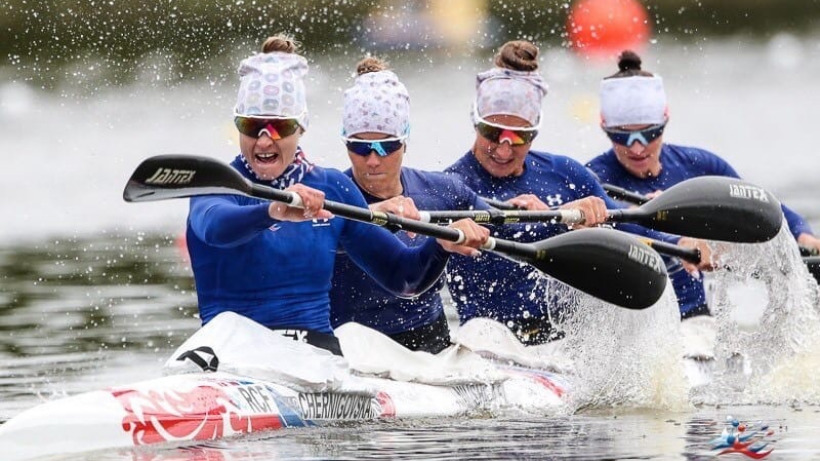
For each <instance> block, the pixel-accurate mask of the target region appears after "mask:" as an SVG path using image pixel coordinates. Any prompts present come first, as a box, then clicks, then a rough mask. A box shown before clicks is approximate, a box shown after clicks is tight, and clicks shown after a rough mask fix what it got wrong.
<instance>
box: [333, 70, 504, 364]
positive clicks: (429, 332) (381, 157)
mask: <svg viewBox="0 0 820 461" xmlns="http://www.w3.org/2000/svg"><path fill="white" fill-rule="evenodd" d="M357 73H358V76H357V77H356V80H355V81H354V83H353V86H352V87H350V88H348V89H347V90H345V92H344V105H343V107H344V109H343V112H342V126H343V135H342V136H343V141H344V143H345V146H346V149H347V155H348V158H349V159H350V163H351V165H352V168H350V169H348V170H347V171H345V174H346V175H347V176H348V177H349V178H350V179H352V180H353V183H354V184H356V187H357V188H358V189H359V190H360V191H361V193H362V195H364V198H365V201H367V203H368V204H369V206H370V209H372V210H379V211H386V212H390V213H394V214H397V215H400V216H403V217H406V218H409V219H419V212H418V210H419V209H422V210H467V209H476V208H477V209H487V208H489V207H488V206H487V205H486V204H485V203H484V202H483V201H481V200H480V199H479V198H478V196H477V195H476V193H475V192H473V191H472V190H470V189H469V188H467V187H466V186H465V185H464V184H463V183H462V182H461V181H459V180H458V179H457V178H456V177H454V176H451V175H445V174H443V173H440V172H429V171H422V170H417V169H414V168H408V167H406V166H402V161H403V159H404V155H405V152H406V148H407V139H408V136H409V133H410V95H409V93H408V91H407V88H406V87H405V86H404V84H402V83H401V81H399V78H398V76H397V75H396V74H395V73H393V72H392V71H391V70H388V68H387V64H386V63H385V62H384V61H382V60H380V59H378V58H375V57H369V58H365V59H363V60H361V61H360V62H359V63H358V64H357ZM396 235H397V236H398V238H399V239H401V240H402V241H403V242H405V243H406V244H407V245H409V246H413V247H416V246H419V245H423V244H426V243H427V241H428V240H430V238H429V237H424V236H418V235H409V234H408V233H406V232H404V231H399V232H398V233H397V234H396ZM443 287H444V280H443V278H442V279H440V280H439V281H438V282H437V283H436V285H435V286H434V288H431V289H430V290H427V291H426V292H424V293H423V294H421V295H419V296H417V297H414V298H411V299H407V298H400V297H397V296H396V295H395V294H393V293H390V292H388V291H386V290H385V289H384V288H382V287H381V286H380V285H379V284H378V283H376V282H375V281H374V280H373V279H372V278H371V277H368V276H367V274H366V273H365V272H364V271H363V270H362V269H361V268H359V267H358V266H357V265H356V264H354V262H353V261H352V260H351V258H350V257H349V255H348V254H347V253H346V252H344V251H340V252H339V254H338V256H337V257H336V266H335V272H334V275H333V289H332V290H331V292H330V307H331V316H330V321H331V324H332V325H333V327H334V328H335V327H337V326H339V325H342V324H344V323H346V322H356V323H360V324H362V325H365V326H368V327H370V328H373V329H375V330H378V331H380V332H382V333H384V334H386V335H388V336H389V337H390V338H392V339H393V340H394V341H396V342H398V343H399V344H401V345H403V346H405V347H407V348H408V349H410V350H414V351H425V352H430V353H433V354H436V353H438V352H441V351H442V350H443V349H445V348H446V347H447V346H449V345H450V329H449V327H448V325H447V317H446V316H445V314H444V305H443V303H442V300H441V295H440V294H439V291H440V289H441V288H443Z"/></svg>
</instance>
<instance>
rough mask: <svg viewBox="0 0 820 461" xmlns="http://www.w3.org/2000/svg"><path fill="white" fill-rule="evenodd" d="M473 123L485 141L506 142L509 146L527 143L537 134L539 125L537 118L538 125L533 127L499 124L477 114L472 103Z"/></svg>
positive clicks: (476, 109)
mask: <svg viewBox="0 0 820 461" xmlns="http://www.w3.org/2000/svg"><path fill="white" fill-rule="evenodd" d="M472 113H473V125H474V126H475V129H476V131H477V132H478V134H480V135H481V137H482V138H484V139H486V140H487V141H490V142H493V143H497V144H501V143H502V142H508V143H510V145H511V146H522V145H524V144H529V143H531V142H532V140H533V139H535V137H536V136H538V128H539V127H540V126H541V120H540V118H539V121H538V125H537V126H533V127H528V128H524V127H515V126H506V125H499V124H496V123H492V122H488V121H486V120H484V119H482V118H481V117H479V116H478V108H477V107H476V106H475V105H473V112H472Z"/></svg>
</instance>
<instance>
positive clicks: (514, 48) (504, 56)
mask: <svg viewBox="0 0 820 461" xmlns="http://www.w3.org/2000/svg"><path fill="white" fill-rule="evenodd" d="M494 64H495V65H496V66H498V67H502V68H504V69H511V70H520V71H527V72H532V71H534V70H537V69H538V47H537V46H535V45H534V44H533V43H531V42H528V41H526V40H513V41H510V42H507V43H505V44H504V45H503V46H502V47H501V49H500V50H498V54H496V55H495V61H494Z"/></svg>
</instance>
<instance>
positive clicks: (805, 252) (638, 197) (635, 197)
mask: <svg viewBox="0 0 820 461" xmlns="http://www.w3.org/2000/svg"><path fill="white" fill-rule="evenodd" d="M601 186H603V188H604V190H605V191H606V192H607V194H608V195H609V196H610V197H612V198H614V199H615V200H622V201H624V202H627V203H632V204H635V205H642V204H644V203H646V202H648V201H649V200H650V199H649V197H647V196H645V195H642V194H639V193H637V192H632V191H628V190H626V189H624V188H622V187H618V186H613V185H612V184H601ZM487 203H488V204H489V202H487ZM501 203H504V202H501ZM492 206H495V205H492ZM797 248H798V249H800V256H820V251H818V250H817V249H816V248H809V247H805V246H803V245H799V244H798V245H797ZM655 249H656V250H658V252H659V253H663V251H661V250H659V249H657V248H655ZM803 262H804V263H806V264H807V265H808V266H809V270H817V271H820V268H813V267H812V262H811V259H810V258H805V257H804V258H803ZM814 264H817V263H816V262H814ZM813 273H814V272H813ZM814 274H815V277H816V278H818V281H820V275H819V274H820V272H818V273H814Z"/></svg>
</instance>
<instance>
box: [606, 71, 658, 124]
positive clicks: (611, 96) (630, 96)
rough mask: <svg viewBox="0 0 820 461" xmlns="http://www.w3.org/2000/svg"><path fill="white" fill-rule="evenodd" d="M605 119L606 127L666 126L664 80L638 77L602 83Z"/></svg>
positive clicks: (614, 79) (656, 77)
mask: <svg viewBox="0 0 820 461" xmlns="http://www.w3.org/2000/svg"><path fill="white" fill-rule="evenodd" d="M601 118H602V119H603V122H604V126H605V127H615V126H624V125H644V124H651V125H656V124H659V123H663V122H664V121H665V120H666V92H664V90H663V79H661V78H660V77H658V76H654V77H643V76H635V77H624V78H607V79H604V80H602V81H601Z"/></svg>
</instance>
